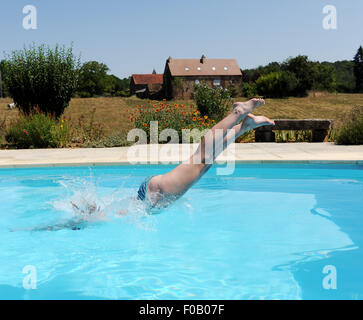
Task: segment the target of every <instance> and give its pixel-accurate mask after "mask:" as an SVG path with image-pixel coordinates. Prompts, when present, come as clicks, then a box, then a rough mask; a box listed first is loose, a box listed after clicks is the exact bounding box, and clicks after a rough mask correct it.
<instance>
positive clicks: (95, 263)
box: [0, 164, 363, 299]
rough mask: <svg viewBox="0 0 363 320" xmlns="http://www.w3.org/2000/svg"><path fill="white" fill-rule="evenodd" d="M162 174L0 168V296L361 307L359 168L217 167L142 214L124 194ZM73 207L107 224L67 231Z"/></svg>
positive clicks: (127, 169) (158, 169)
mask: <svg viewBox="0 0 363 320" xmlns="http://www.w3.org/2000/svg"><path fill="white" fill-rule="evenodd" d="M170 168H171V167H168V166H133V167H131V166H119V167H94V168H39V169H34V168H33V169H2V170H0V262H1V263H0V298H1V299H362V298H363V251H362V246H363V232H362V231H363V170H362V169H363V167H362V166H358V165H295V164H291V165H282V164H280V165H267V164H265V165H238V166H237V167H236V169H235V172H234V174H233V175H230V176H217V175H216V171H215V170H216V168H214V169H212V170H211V171H210V172H208V174H207V175H206V176H205V177H203V179H202V180H200V181H199V182H198V183H197V184H196V185H195V186H194V187H193V188H192V189H191V190H190V191H189V192H188V193H187V194H186V195H185V196H184V198H182V199H180V200H179V201H178V202H177V203H175V204H174V205H173V206H171V207H170V208H168V209H166V210H164V211H163V212H162V214H159V215H154V216H148V215H147V214H146V213H145V212H144V211H143V210H142V208H140V207H137V206H136V207H135V205H134V203H133V201H131V200H130V198H129V197H130V196H134V195H135V194H136V191H137V189H138V187H139V185H140V183H141V182H142V181H143V179H144V178H145V177H146V176H149V175H155V174H161V173H164V172H167V171H168V170H170ZM71 201H72V202H73V203H75V204H76V205H77V206H78V207H79V208H84V207H85V206H86V203H96V204H97V206H98V207H99V208H100V210H101V211H102V212H104V213H105V215H106V216H105V217H100V218H95V219H93V220H92V221H89V222H87V223H84V224H82V226H81V227H80V228H79V229H80V230H72V228H71V227H69V224H67V222H69V221H70V220H71V219H74V208H73V207H72V205H71ZM120 207H122V208H124V209H126V210H128V211H129V214H128V215H127V216H119V215H118V214H117V212H119V209H120ZM49 226H52V227H53V231H44V229H47V227H49ZM62 226H63V227H62ZM26 266H30V268H31V269H29V267H28V269H26V268H25V269H24V267H26ZM326 266H330V267H326ZM332 267H333V269H332ZM324 268H328V269H324ZM29 270H32V272H30V273H27V272H29ZM34 270H35V271H34ZM324 270H325V271H326V272H327V273H324ZM327 270H328V271H327ZM329 270H330V271H329ZM332 270H335V271H336V274H334V272H333V271H332ZM23 271H24V272H25V273H23ZM326 277H328V278H326ZM24 279H25V280H24ZM31 280H32V281H33V282H31ZM29 283H31V284H33V288H34V287H35V286H36V288H35V289H29V287H28V286H27V284H28V285H29ZM324 283H325V284H324ZM326 283H328V286H327V285H326ZM334 283H335V284H336V289H334V288H335V285H333V284H334ZM34 284H35V286H34ZM24 286H25V288H28V289H25V288H24ZM328 288H330V289H328Z"/></svg>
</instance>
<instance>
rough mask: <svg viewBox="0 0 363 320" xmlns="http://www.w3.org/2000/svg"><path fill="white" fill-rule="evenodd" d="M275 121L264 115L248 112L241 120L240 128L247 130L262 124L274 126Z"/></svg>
mask: <svg viewBox="0 0 363 320" xmlns="http://www.w3.org/2000/svg"><path fill="white" fill-rule="evenodd" d="M274 125H275V122H274V121H273V120H271V119H269V118H267V117H264V116H254V115H253V114H251V113H250V114H248V115H247V116H246V118H245V120H244V121H243V125H242V130H243V131H244V132H247V131H249V130H252V129H255V128H259V127H263V126H274Z"/></svg>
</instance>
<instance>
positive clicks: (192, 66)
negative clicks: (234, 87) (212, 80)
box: [167, 57, 242, 76]
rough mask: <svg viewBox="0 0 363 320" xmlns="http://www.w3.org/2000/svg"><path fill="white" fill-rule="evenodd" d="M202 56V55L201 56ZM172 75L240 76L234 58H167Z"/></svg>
mask: <svg viewBox="0 0 363 320" xmlns="http://www.w3.org/2000/svg"><path fill="white" fill-rule="evenodd" d="M202 58H203V57H202ZM167 63H168V65H169V69H170V72H171V75H172V76H241V75H242V72H241V69H240V68H239V66H238V63H237V61H236V60H235V59H206V58H204V59H170V58H169V59H168V61H167Z"/></svg>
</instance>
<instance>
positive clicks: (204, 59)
mask: <svg viewBox="0 0 363 320" xmlns="http://www.w3.org/2000/svg"><path fill="white" fill-rule="evenodd" d="M206 60H207V58H206V56H205V55H204V54H203V55H202V57H201V58H200V63H205V61H206Z"/></svg>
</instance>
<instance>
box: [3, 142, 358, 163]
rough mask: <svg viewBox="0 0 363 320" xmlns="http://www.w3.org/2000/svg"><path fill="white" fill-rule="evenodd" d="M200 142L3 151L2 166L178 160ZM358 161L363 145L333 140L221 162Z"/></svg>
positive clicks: (239, 149)
mask: <svg viewBox="0 0 363 320" xmlns="http://www.w3.org/2000/svg"><path fill="white" fill-rule="evenodd" d="M196 147H197V144H191V145H186V144H185V145H176V144H174V145H154V146H151V145H147V146H146V145H140V146H136V147H133V148H130V147H123V148H103V149H34V150H0V168H16V167H44V166H80V165H81V166H82V165H83V166H93V165H125V164H137V163H146V164H147V163H149V164H168V163H179V162H180V161H183V160H185V159H187V158H188V157H189V155H190V154H191V153H192V152H193V151H194V150H195V149H196ZM226 161H236V162H237V163H273V162H276V163H277V162H283V163H284V162H299V163H359V164H363V146H337V145H334V144H333V143H243V144H232V145H231V146H230V147H229V148H228V149H227V150H226V151H225V152H224V153H223V154H222V155H220V156H219V157H218V159H217V162H218V163H224V162H226Z"/></svg>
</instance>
